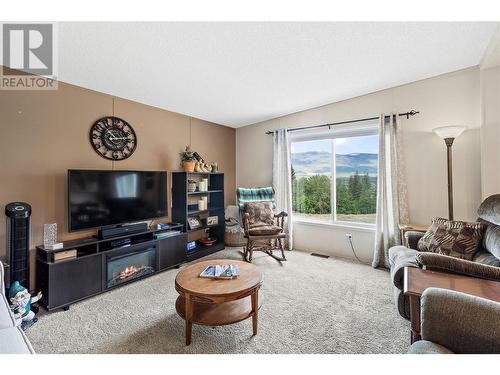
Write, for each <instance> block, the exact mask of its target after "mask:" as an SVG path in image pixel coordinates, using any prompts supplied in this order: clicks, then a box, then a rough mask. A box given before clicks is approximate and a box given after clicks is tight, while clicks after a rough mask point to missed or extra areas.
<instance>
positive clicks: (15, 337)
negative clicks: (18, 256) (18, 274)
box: [0, 262, 35, 354]
mask: <svg viewBox="0 0 500 375" xmlns="http://www.w3.org/2000/svg"><path fill="white" fill-rule="evenodd" d="M4 280H5V279H4V269H3V264H2V262H0V354H34V353H35V351H34V350H33V347H32V346H31V344H30V342H29V340H28V338H27V337H26V335H25V334H24V332H23V331H22V330H21V328H20V327H16V324H15V321H14V317H13V316H12V314H11V312H10V308H9V303H8V302H7V298H6V296H5V285H4Z"/></svg>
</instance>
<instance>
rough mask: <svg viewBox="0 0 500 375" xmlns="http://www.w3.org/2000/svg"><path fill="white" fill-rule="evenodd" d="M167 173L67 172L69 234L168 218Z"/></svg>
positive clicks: (74, 170) (71, 170)
mask: <svg viewBox="0 0 500 375" xmlns="http://www.w3.org/2000/svg"><path fill="white" fill-rule="evenodd" d="M167 194H168V185H167V172H147V171H93V170H78V169H70V170H68V212H69V213H68V220H69V225H68V227H69V231H70V232H71V231H76V230H81V229H89V228H98V227H105V226H110V225H117V224H123V223H131V222H137V221H141V220H148V219H154V218H158V217H163V216H167V215H168V204H167Z"/></svg>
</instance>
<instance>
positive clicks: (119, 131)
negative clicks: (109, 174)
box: [89, 116, 137, 160]
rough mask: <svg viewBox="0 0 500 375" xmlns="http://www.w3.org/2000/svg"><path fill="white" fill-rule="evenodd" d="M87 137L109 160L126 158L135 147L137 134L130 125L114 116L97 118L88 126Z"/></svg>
mask: <svg viewBox="0 0 500 375" xmlns="http://www.w3.org/2000/svg"><path fill="white" fill-rule="evenodd" d="M89 138H90V143H91V144H92V147H93V148H94V150H95V151H96V152H97V153H98V154H99V155H101V156H102V157H103V158H105V159H109V160H124V159H127V158H128V157H130V155H132V154H133V153H134V151H135V148H136V147H137V136H136V135H135V131H134V129H132V126H131V125H130V124H129V123H128V122H127V121H125V120H122V119H121V118H118V117H114V116H107V117H103V118H101V119H99V120H97V121H96V122H95V123H94V124H93V125H92V127H91V128H90V132H89Z"/></svg>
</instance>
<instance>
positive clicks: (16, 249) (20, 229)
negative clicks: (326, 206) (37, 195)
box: [5, 202, 31, 290]
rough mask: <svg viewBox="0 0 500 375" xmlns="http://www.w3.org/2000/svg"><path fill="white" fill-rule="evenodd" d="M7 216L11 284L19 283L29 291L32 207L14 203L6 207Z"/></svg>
mask: <svg viewBox="0 0 500 375" xmlns="http://www.w3.org/2000/svg"><path fill="white" fill-rule="evenodd" d="M5 215H6V216H7V230H6V238H7V263H9V265H10V282H11V283H12V282H14V281H19V283H20V284H21V285H23V286H24V287H26V288H27V289H28V290H29V287H30V284H29V278H30V270H29V265H30V259H29V251H30V233H31V206H30V205H29V204H28V203H24V202H13V203H9V204H7V205H6V206H5Z"/></svg>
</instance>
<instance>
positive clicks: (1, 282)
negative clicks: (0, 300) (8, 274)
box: [0, 262, 5, 294]
mask: <svg viewBox="0 0 500 375" xmlns="http://www.w3.org/2000/svg"><path fill="white" fill-rule="evenodd" d="M4 291H5V275H4V269H3V263H2V262H0V293H2V294H3V293H4Z"/></svg>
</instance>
